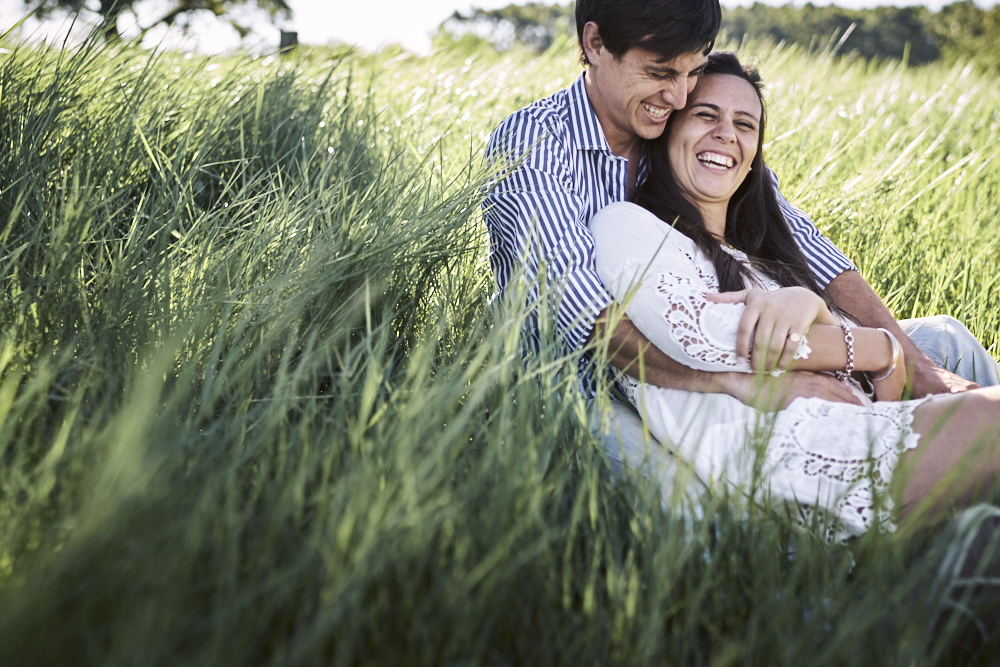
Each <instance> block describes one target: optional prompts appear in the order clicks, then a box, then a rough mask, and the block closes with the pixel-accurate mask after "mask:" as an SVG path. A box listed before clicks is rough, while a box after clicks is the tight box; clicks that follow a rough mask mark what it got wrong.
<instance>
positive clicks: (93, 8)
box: [24, 0, 292, 41]
mask: <svg viewBox="0 0 1000 667" xmlns="http://www.w3.org/2000/svg"><path fill="white" fill-rule="evenodd" d="M137 2H138V0H46V2H45V3H44V4H43V5H42V6H41V8H40V9H39V10H38V15H39V17H45V16H46V15H48V14H50V13H51V12H53V11H55V10H59V9H62V10H68V11H70V12H73V13H79V12H92V13H96V14H97V15H98V16H100V19H101V30H102V31H103V33H104V37H105V39H107V40H109V41H115V40H118V39H119V36H120V34H121V33H120V31H119V29H118V19H119V18H120V17H121V15H122V14H123V13H124V12H126V11H130V10H131V9H132V7H133V6H134V5H135V4H136V3H137ZM24 4H25V6H26V7H32V8H34V7H36V6H37V0H24ZM241 5H256V6H257V7H259V8H261V9H263V10H264V11H266V12H267V13H268V15H269V16H270V17H271V19H272V20H273V19H275V18H276V17H278V16H283V17H286V18H288V17H291V14H292V10H291V7H290V6H289V5H288V0H165V2H164V10H163V14H162V16H161V17H160V18H159V19H157V20H156V21H155V22H154V23H152V24H150V25H148V26H144V29H146V30H148V29H149V28H152V27H153V26H156V25H159V24H161V23H163V24H166V25H173V24H174V22H175V21H177V19H178V18H179V17H181V16H184V15H186V14H189V13H191V12H196V11H210V12H212V13H213V14H215V15H216V16H223V15H225V14H228V13H229V12H230V11H231V10H232V9H233V8H235V7H238V6H241ZM231 23H232V22H231ZM233 27H235V28H236V29H237V30H238V31H239V32H240V36H241V37H242V36H243V35H244V34H246V29H245V28H243V27H242V26H239V25H236V24H235V23H233Z"/></svg>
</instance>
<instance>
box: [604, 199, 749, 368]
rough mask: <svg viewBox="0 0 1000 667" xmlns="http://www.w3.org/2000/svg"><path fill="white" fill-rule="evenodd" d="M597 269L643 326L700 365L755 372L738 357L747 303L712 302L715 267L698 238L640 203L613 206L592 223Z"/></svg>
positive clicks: (672, 353) (663, 345)
mask: <svg viewBox="0 0 1000 667" xmlns="http://www.w3.org/2000/svg"><path fill="white" fill-rule="evenodd" d="M590 227H591V230H592V231H593V234H594V239H595V242H596V244H597V271H598V273H599V275H600V277H601V280H603V281H604V284H605V285H606V286H607V287H608V289H609V291H610V292H611V294H612V295H613V296H614V298H615V301H617V302H619V303H622V304H625V313H626V315H628V318H629V319H630V320H631V321H632V323H633V324H634V325H635V327H636V328H637V329H639V331H641V332H642V334H643V335H644V336H646V338H648V339H649V340H650V342H652V343H653V344H654V345H656V347H658V348H659V349H660V350H661V351H662V352H663V353H664V354H666V355H667V356H669V357H671V358H672V359H674V360H675V361H677V362H679V363H681V364H684V365H685V366H688V367H689V368H694V369H696V370H703V371H711V372H726V371H737V372H746V373H749V372H750V364H749V363H748V362H746V361H743V362H742V363H740V362H739V361H738V360H737V356H736V333H737V329H738V328H739V322H740V316H741V315H742V314H743V311H744V309H745V308H746V306H745V305H744V304H742V303H738V304H727V303H712V302H711V301H709V300H708V299H706V298H705V295H706V294H707V293H708V292H718V287H717V282H716V281H715V274H714V270H713V269H712V268H711V264H710V262H709V261H708V260H707V259H705V258H704V256H703V255H701V254H700V252H699V251H698V250H697V247H696V246H695V245H694V243H693V242H692V241H691V240H690V239H689V238H687V237H686V236H684V235H683V234H681V233H680V232H678V231H676V230H675V229H672V228H671V227H670V226H669V225H667V224H666V223H664V222H662V221H660V220H659V219H658V218H656V216H654V215H653V214H652V213H650V212H649V211H646V210H645V209H642V208H640V207H638V206H635V205H634V204H628V203H625V204H612V205H611V206H609V207H607V208H605V209H603V210H602V211H600V212H599V213H598V214H597V215H595V216H594V218H593V220H591V222H590Z"/></svg>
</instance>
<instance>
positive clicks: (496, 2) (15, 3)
mask: <svg viewBox="0 0 1000 667" xmlns="http://www.w3.org/2000/svg"><path fill="white" fill-rule="evenodd" d="M511 1H512V0H476V1H471V2H470V0H290V4H291V7H292V9H293V11H294V14H293V17H292V19H291V20H289V21H283V22H281V23H279V27H282V28H285V29H286V30H295V31H297V32H298V33H299V41H300V42H302V43H306V44H325V43H328V42H331V41H339V42H346V43H350V44H357V45H359V46H361V47H363V48H365V49H368V50H374V49H377V48H379V47H381V46H384V45H386V44H391V43H400V44H402V45H403V46H404V47H405V48H407V49H409V50H411V51H415V52H417V53H426V52H427V51H428V50H429V49H430V36H431V34H433V32H434V30H435V29H436V28H437V26H438V25H439V24H440V23H441V22H442V21H444V20H445V19H447V18H448V17H449V16H451V14H452V12H454V11H455V10H460V11H467V10H468V9H469V7H470V5H472V4H474V5H475V6H477V7H481V8H483V9H496V8H498V7H504V6H506V5H508V4H510V2H511ZM543 1H546V2H549V3H550V4H556V3H554V2H552V1H551V0H543ZM722 1H723V4H724V5H727V6H735V5H745V4H751V3H752V1H753V0H722ZM764 1H765V2H768V3H769V4H783V0H764ZM994 1H995V0H980V4H981V6H982V5H983V3H984V2H985V5H986V6H991V5H992V4H993V2H994ZM94 2H95V0H88V4H93V3H94ZM563 2H565V0H563ZM34 4H35V2H32V5H34ZM795 4H797V5H801V4H803V2H802V0H797V1H796V3H795ZM814 4H818V5H823V4H830V3H829V2H826V1H824V0H817V1H816V2H814ZM834 4H837V5H840V6H841V7H852V8H857V7H873V6H876V5H886V4H895V5H912V4H918V3H917V2H915V0H910V1H907V0H837V1H836V2H835V3H834ZM924 4H927V5H928V6H929V7H931V9H938V8H939V7H941V6H942V5H944V4H948V0H927V2H926V3H924ZM172 5H173V2H172V1H171V0H140V3H139V4H138V5H137V14H138V18H137V19H136V17H133V16H128V17H127V18H126V20H125V21H123V22H122V24H123V25H124V24H125V23H126V22H132V23H136V22H137V23H138V25H139V26H148V25H150V24H152V23H154V22H155V21H156V19H158V18H159V17H160V16H162V15H163V14H164V13H166V11H167V9H168V8H169V7H171V6H172ZM25 13H26V11H25V9H24V2H23V0H0V34H2V33H3V32H5V31H6V30H7V29H8V28H9V27H11V26H12V25H13V24H14V23H16V22H17V21H18V20H20V19H21V18H22V17H23V16H24V15H25ZM202 14H205V16H202ZM237 18H238V20H240V22H241V23H243V24H247V23H251V24H253V25H254V26H255V31H254V34H252V35H251V36H250V37H248V38H247V40H246V42H245V43H244V44H243V46H245V47H248V48H252V49H258V50H264V51H268V50H273V49H275V48H277V45H278V28H277V27H274V26H272V25H271V24H270V23H268V22H267V20H266V19H264V18H262V16H260V15H257V14H255V13H254V12H253V11H244V12H243V14H242V15H241V16H239V17H237ZM66 25H67V24H66V22H65V20H56V21H49V22H47V23H45V24H39V22H38V21H35V20H33V19H29V20H28V21H27V22H26V23H25V25H24V26H22V29H21V34H22V36H25V37H28V36H34V37H35V38H38V37H43V36H44V37H46V38H48V39H54V38H57V36H58V35H59V34H60V29H61V30H62V33H63V34H64V33H65V29H66ZM132 32H133V33H137V32H138V30H137V29H133V31H132ZM189 33H190V34H189V35H188V36H187V37H185V36H184V35H183V34H182V31H181V30H180V28H178V27H174V28H172V29H170V30H167V29H166V28H165V27H163V26H161V27H160V28H159V29H156V30H152V31H150V33H149V34H147V36H146V39H147V43H148V42H154V43H155V42H159V41H160V40H163V42H164V44H165V45H168V46H171V47H176V48H186V49H197V50H199V51H204V52H208V53H214V52H219V51H224V50H228V49H231V48H235V47H237V46H239V45H240V43H239V38H238V36H237V33H236V31H235V30H234V29H233V28H232V27H230V26H229V25H228V24H227V23H226V22H225V21H220V20H218V19H216V18H215V17H213V16H211V15H210V14H208V13H207V12H203V13H199V14H196V15H195V16H194V18H193V20H192V25H191V28H190V30H189Z"/></svg>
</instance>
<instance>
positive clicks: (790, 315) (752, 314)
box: [705, 287, 839, 371]
mask: <svg viewBox="0 0 1000 667" xmlns="http://www.w3.org/2000/svg"><path fill="white" fill-rule="evenodd" d="M705 298H706V299H708V300H709V301H711V302H713V303H746V305H747V307H746V310H744V311H743V315H742V316H741V317H740V324H739V330H738V331H737V334H736V356H737V357H740V358H742V359H747V358H748V357H749V359H750V367H751V368H754V369H756V370H766V371H770V370H773V369H775V368H782V369H784V368H788V367H789V366H790V365H791V363H792V358H793V356H794V355H795V351H796V350H797V349H798V343H793V342H792V341H790V340H788V335H789V334H793V333H796V334H800V335H801V334H804V333H805V332H806V330H807V329H809V327H811V326H812V325H813V324H830V325H833V326H838V325H839V321H838V320H837V318H835V317H834V316H833V313H831V312H830V309H829V308H827V307H826V302H824V301H823V299H822V298H820V297H819V296H818V295H816V294H814V293H813V292H810V291H809V290H807V289H806V288H804V287H783V288H781V289H778V290H775V291H773V292H766V291H764V290H757V289H746V290H740V291H739V292H723V293H722V294H715V293H709V294H706V295H705ZM755 330H756V331H755ZM751 337H753V351H752V353H751V350H750V339H751Z"/></svg>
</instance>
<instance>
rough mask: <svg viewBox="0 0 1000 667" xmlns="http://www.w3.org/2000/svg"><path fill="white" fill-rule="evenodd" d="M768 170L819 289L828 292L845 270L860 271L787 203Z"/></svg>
mask: <svg viewBox="0 0 1000 667" xmlns="http://www.w3.org/2000/svg"><path fill="white" fill-rule="evenodd" d="M767 171H768V173H770V174H771V182H772V183H774V193H775V195H777V197H778V206H779V207H780V208H781V213H782V214H783V215H784V216H785V221H786V222H787V223H788V226H789V228H791V230H792V236H794V237H795V241H796V243H798V244H799V248H800V249H801V250H802V254H804V255H805V256H806V261H807V262H808V263H809V268H810V269H812V272H813V275H815V276H816V283H817V284H818V285H819V286H820V288H821V289H826V286H827V285H829V284H830V281H831V280H833V279H834V278H836V277H837V276H839V275H840V274H841V273H843V272H844V271H857V270H858V268H857V267H856V266H854V263H853V262H851V260H849V259H847V257H846V256H845V255H844V253H842V252H841V251H840V248H838V247H837V246H835V245H834V244H833V242H831V241H830V239H828V238H826V237H825V236H823V234H822V233H821V232H820V231H819V229H817V228H816V225H815V224H814V223H813V221H812V220H811V219H810V218H809V216H808V215H806V214H805V213H803V212H802V211H801V210H799V209H797V208H795V207H794V206H792V205H791V204H789V203H788V200H787V199H785V197H784V195H782V194H781V190H779V189H778V177H777V176H776V175H775V173H774V172H773V171H771V168H770V167H768V169H767Z"/></svg>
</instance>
